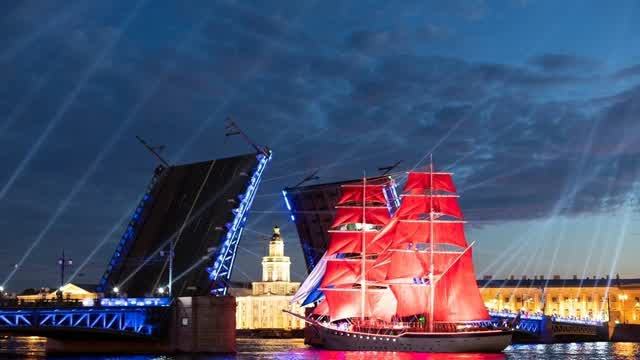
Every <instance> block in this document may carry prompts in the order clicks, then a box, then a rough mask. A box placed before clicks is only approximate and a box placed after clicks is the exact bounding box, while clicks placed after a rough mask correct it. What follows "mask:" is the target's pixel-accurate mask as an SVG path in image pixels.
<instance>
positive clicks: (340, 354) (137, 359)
mask: <svg viewBox="0 0 640 360" xmlns="http://www.w3.org/2000/svg"><path fill="white" fill-rule="evenodd" d="M45 345H46V339H44V338H39V337H23V338H0V358H2V359H6V358H11V359H48V360H50V359H58V360H67V359H74V360H84V359H87V360H214V359H215V360H218V359H250V360H262V359H285V360H302V359H316V360H365V359H375V360H445V359H453V360H456V359H459V360H503V359H505V360H513V359H524V360H534V359H536V360H537V359H541V360H556V359H557V360H560V359H567V360H577V359H595V360H631V359H638V358H640V344H638V343H606V342H598V343H569V344H551V345H540V344H532V345H512V346H510V347H508V348H507V349H506V350H505V352H504V353H503V354H427V353H402V352H396V353H393V352H377V351H370V352H357V351H326V350H319V349H314V348H309V347H307V346H306V345H304V343H303V341H302V339H238V344H237V348H238V353H237V354H236V355H235V356H233V355H226V356H213V355H186V354H185V355H160V356H159V355H102V356H101V355H84V356H46V355H45V353H44V349H45Z"/></svg>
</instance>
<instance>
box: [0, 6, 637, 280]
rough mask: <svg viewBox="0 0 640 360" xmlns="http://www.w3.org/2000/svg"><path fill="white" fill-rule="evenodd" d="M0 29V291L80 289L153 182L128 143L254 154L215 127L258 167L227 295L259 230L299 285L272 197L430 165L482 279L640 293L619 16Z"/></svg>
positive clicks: (625, 33)
mask: <svg viewBox="0 0 640 360" xmlns="http://www.w3.org/2000/svg"><path fill="white" fill-rule="evenodd" d="M0 9H1V10H2V11H0V13H1V14H3V15H0V33H2V34H3V35H4V40H5V41H4V42H3V44H2V45H0V64H2V65H3V66H2V67H0V73H1V74H2V77H3V79H6V80H5V84H6V86H4V87H3V88H1V89H0V139H1V141H0V149H1V151H0V159H1V161H2V164H3V165H4V166H3V168H2V169H0V229H2V231H3V237H4V240H3V244H4V246H3V247H2V249H0V283H4V282H6V286H7V288H10V289H12V290H14V291H20V290H22V289H23V288H26V287H40V286H44V285H49V286H51V285H55V284H57V283H58V279H59V274H57V272H56V269H57V267H56V262H57V259H58V257H59V256H60V254H61V252H62V249H64V250H65V253H66V254H67V256H69V257H70V258H72V259H73V261H74V267H72V268H70V269H68V270H67V271H69V274H75V275H76V277H75V279H74V281H76V282H79V283H97V282H98V280H99V278H100V276H101V275H102V273H103V271H104V270H105V268H106V266H107V262H108V261H109V258H110V257H111V255H112V254H113V251H114V249H115V246H116V244H117V241H118V238H119V237H120V236H121V235H122V233H123V232H124V223H125V222H126V221H127V219H128V218H129V216H130V215H131V213H132V208H133V207H134V206H135V204H136V203H137V202H138V201H139V200H140V198H141V196H142V194H143V192H144V189H145V187H146V184H147V183H148V181H149V179H150V178H151V175H152V173H153V169H154V167H155V165H156V160H155V159H154V158H153V157H152V156H150V155H149V154H148V153H147V151H146V150H145V149H144V148H142V147H141V146H140V145H139V144H138V143H137V140H136V139H135V135H139V136H141V137H142V138H144V139H145V140H146V141H147V142H149V143H150V144H152V145H165V148H164V150H163V151H162V152H161V154H162V155H163V156H164V157H166V158H167V159H168V160H169V161H170V162H171V163H172V164H180V163H185V162H194V161H201V160H208V159H213V158H219V157H226V156H232V155H237V154H242V153H247V152H250V151H252V148H251V147H249V146H248V145H247V144H246V143H244V142H242V141H240V140H237V139H229V140H227V141H225V137H224V132H225V131H224V121H225V119H226V118H227V116H229V115H231V116H233V118H234V119H235V120H236V121H237V122H238V124H239V125H240V126H241V127H242V128H243V129H244V130H245V131H246V132H247V133H248V134H249V135H250V136H251V137H252V138H253V139H255V141H257V142H258V143H260V144H262V145H265V146H268V147H270V148H271V149H272V150H273V160H272V161H271V163H270V164H269V166H268V168H267V170H266V171H265V174H264V180H263V183H262V185H261V187H260V189H259V192H258V195H257V197H256V200H255V202H254V205H253V208H252V210H251V211H250V214H249V219H248V224H247V227H246V231H245V234H244V237H243V239H242V241H241V242H240V246H241V247H240V249H239V250H238V257H237V260H236V268H235V269H234V276H233V277H234V279H237V280H242V281H252V280H255V279H257V278H258V277H259V276H258V274H259V270H260V269H259V266H257V265H256V263H257V261H256V259H258V258H261V257H262V256H263V254H264V250H265V249H266V246H267V243H266V241H262V240H261V236H263V235H266V236H269V235H270V229H271V228H272V227H273V225H279V226H280V227H281V229H282V234H283V238H284V240H285V247H286V249H287V250H286V251H287V253H288V254H290V256H291V257H292V269H291V275H292V279H293V280H294V281H300V280H302V279H303V278H304V276H305V275H306V274H305V270H304V260H303V258H302V253H301V249H300V246H299V243H298V241H297V234H296V232H295V226H293V224H292V223H291V221H290V220H289V214H288V211H287V209H286V207H285V205H284V202H283V199H282V196H281V193H280V191H281V190H282V189H283V188H285V187H286V186H292V185H295V184H296V183H298V182H299V181H301V180H302V179H303V178H304V177H305V176H307V175H309V174H311V173H312V172H313V171H314V170H316V169H318V170H319V172H318V176H319V177H320V179H318V182H329V181H337V180H345V179H352V178H358V177H360V176H362V174H363V171H364V172H366V173H367V174H372V175H375V174H378V172H377V168H379V167H381V166H387V165H390V164H393V163H395V162H397V161H400V160H402V163H401V166H400V167H399V168H398V169H399V170H409V169H411V168H413V167H414V166H424V165H425V164H426V162H425V156H426V154H428V153H430V152H433V153H434V161H435V165H436V168H437V169H439V170H450V171H453V172H454V177H453V179H454V181H455V183H456V185H457V187H458V189H459V193H460V194H461V199H460V202H461V206H462V209H463V211H464V213H465V215H466V218H467V220H468V221H469V224H468V225H467V231H468V232H467V234H468V237H469V238H470V239H471V240H477V241H478V242H477V244H476V245H475V247H476V248H475V249H474V262H475V267H476V272H477V273H478V275H479V276H482V275H486V274H492V275H494V276H498V277H500V276H509V275H511V274H513V275H515V276H516V277H520V276H521V275H530V276H533V275H544V276H546V277H547V278H548V277H550V276H551V275H553V274H561V275H563V276H565V277H570V276H572V275H574V274H575V275H577V276H578V277H580V278H584V277H586V276H589V277H592V276H594V275H596V276H597V277H598V278H600V277H602V276H606V275H607V274H610V275H612V276H615V274H616V273H620V275H621V276H623V277H634V276H640V268H638V266H637V264H636V263H635V256H634V254H636V253H638V251H640V242H639V241H638V237H639V236H640V224H639V221H638V220H639V218H638V213H637V210H638V199H637V194H638V190H640V189H639V188H638V186H639V185H640V183H638V175H639V174H640V158H639V153H640V146H639V145H638V144H639V142H638V141H637V140H636V138H637V137H638V135H639V134H640V122H638V121H637V118H638V116H640V45H637V42H635V41H634V39H635V34H637V33H638V31H639V30H640V21H637V19H638V17H639V16H640V9H639V8H638V5H637V4H636V3H634V2H632V1H621V2H617V3H616V4H615V6H611V5H609V6H607V5H603V4H598V3H595V2H587V3H583V2H578V1H575V2H566V3H563V4H553V3H548V2H540V1H516V0H514V1H506V2H504V3H500V4H496V3H489V2H485V1H472V2H468V1H433V2H427V3H423V2H418V1H411V2H403V3H396V4H393V5H391V4H388V3H386V2H373V3H371V4H369V5H368V6H365V5H363V4H358V3H348V4H344V3H341V2H336V3H331V2H304V3H302V2H300V3H298V2H290V3H284V2H283V3H279V4H277V5H274V4H266V3H263V2H255V3H249V2H242V3H239V2H238V3H236V2H233V1H220V2H215V3H212V2H209V1H203V2H197V3H190V4H189V5H187V4H179V3H177V4H174V3H172V2H168V1H167V2H148V1H144V0H140V1H135V2H125V1H122V2H113V3H104V4H102V3H85V2H82V1H72V2H71V1H69V2H46V3H39V2H20V3H19V2H15V3H6V4H2V5H0ZM612 19H615V22H614V21H612ZM620 19H623V20H620ZM90 255H91V256H90ZM85 261H87V263H86V265H85V266H84V267H82V269H80V265H81V264H83V263H84V262H85ZM16 264H18V267H17V268H16V266H15V265H16Z"/></svg>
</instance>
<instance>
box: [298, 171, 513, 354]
mask: <svg viewBox="0 0 640 360" xmlns="http://www.w3.org/2000/svg"><path fill="white" fill-rule="evenodd" d="M390 181H393V180H390ZM388 185H389V184H384V183H383V184H380V183H376V184H367V179H366V178H364V179H363V180H362V183H358V184H349V185H343V186H342V194H341V197H340V199H339V201H338V202H337V205H336V213H335V217H334V221H333V223H332V225H331V230H329V233H330V236H329V237H330V241H329V246H328V248H327V251H326V253H325V255H324V257H323V258H322V259H321V261H320V263H319V264H318V265H317V266H316V267H315V268H314V270H313V271H312V272H311V274H310V275H309V277H307V279H306V280H305V282H304V283H303V285H302V286H301V288H300V290H299V291H298V293H297V294H296V296H294V300H293V301H296V300H301V299H305V298H306V300H305V301H304V302H303V305H304V304H308V303H310V302H315V303H316V307H315V308H314V310H313V313H312V314H311V315H309V316H307V317H304V320H305V321H307V322H308V323H309V324H310V325H311V327H312V328H313V329H315V330H316V331H317V333H318V335H319V337H320V339H321V344H322V346H323V347H324V348H326V349H332V350H376V351H415V352H500V351H502V350H504V349H505V348H506V347H507V346H508V345H509V344H510V343H511V332H510V331H508V330H506V329H498V328H494V327H493V325H492V324H491V321H490V316H489V314H488V312H487V309H486V307H485V305H484V302H483V300H482V298H481V296H480V291H479V289H478V286H477V283H476V279H475V273H474V269H473V261H472V249H471V247H472V245H473V243H472V244H468V243H467V241H466V238H465V233H464V223H465V221H464V218H463V214H462V211H461V209H460V206H459V204H458V195H457V194H456V188H455V185H454V183H453V179H452V174H451V173H448V172H434V170H433V162H431V164H430V165H429V169H428V170H427V171H411V172H409V173H408V175H407V180H406V185H405V187H404V191H403V194H402V202H401V204H400V207H399V208H398V209H397V210H396V211H395V212H394V213H393V215H391V214H390V209H389V208H387V201H386V198H385V194H386V193H385V191H384V187H385V186H388ZM318 294H320V295H322V297H318V296H317V295H318ZM291 315H293V316H299V315H296V314H293V313H291Z"/></svg>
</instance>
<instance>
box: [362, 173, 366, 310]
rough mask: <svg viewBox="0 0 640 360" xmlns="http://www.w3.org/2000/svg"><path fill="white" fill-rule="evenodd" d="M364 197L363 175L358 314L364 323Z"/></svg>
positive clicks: (364, 177) (364, 183)
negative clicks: (359, 311)
mask: <svg viewBox="0 0 640 360" xmlns="http://www.w3.org/2000/svg"><path fill="white" fill-rule="evenodd" d="M366 196H367V176H366V174H364V176H363V178H362V229H361V230H362V253H361V254H360V269H361V271H360V274H362V276H361V278H360V294H361V295H360V306H361V307H360V308H361V309H362V312H361V314H360V320H362V321H364V307H365V304H366V295H365V286H366V279H365V277H366V273H365V261H364V257H365V254H366V253H367V251H366V246H367V245H366V241H365V232H364V231H365V229H364V224H365V222H366V221H365V206H366Z"/></svg>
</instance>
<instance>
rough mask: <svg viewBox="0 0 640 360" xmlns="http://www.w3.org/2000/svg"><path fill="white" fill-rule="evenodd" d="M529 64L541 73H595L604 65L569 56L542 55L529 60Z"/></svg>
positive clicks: (584, 58)
mask: <svg viewBox="0 0 640 360" xmlns="http://www.w3.org/2000/svg"><path fill="white" fill-rule="evenodd" d="M529 63H530V64H531V65H533V66H535V67H537V68H539V69H540V70H542V71H550V72H572V71H574V72H577V71H595V70H599V69H602V68H603V67H604V65H603V64H602V63H601V62H599V61H596V60H594V59H591V58H587V57H582V56H577V55H570V54H542V55H536V56H533V57H531V58H530V59H529Z"/></svg>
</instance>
